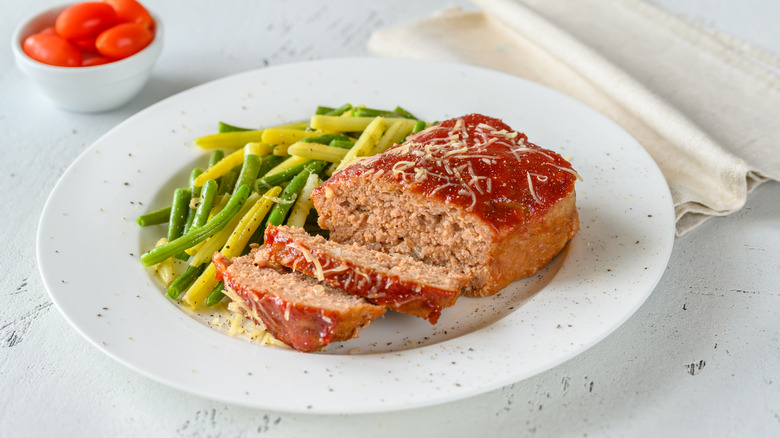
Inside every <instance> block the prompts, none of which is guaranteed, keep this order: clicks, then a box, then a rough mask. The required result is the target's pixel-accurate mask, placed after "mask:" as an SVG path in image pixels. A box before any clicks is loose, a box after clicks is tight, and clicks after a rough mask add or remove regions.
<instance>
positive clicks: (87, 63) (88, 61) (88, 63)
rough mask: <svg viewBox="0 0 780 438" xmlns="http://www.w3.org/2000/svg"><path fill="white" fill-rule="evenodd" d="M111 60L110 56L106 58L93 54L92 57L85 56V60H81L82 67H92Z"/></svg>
mask: <svg viewBox="0 0 780 438" xmlns="http://www.w3.org/2000/svg"><path fill="white" fill-rule="evenodd" d="M110 62H111V60H110V59H108V58H104V57H102V56H93V57H91V58H84V61H82V62H81V66H82V67H92V66H95V65H103V64H108V63H110Z"/></svg>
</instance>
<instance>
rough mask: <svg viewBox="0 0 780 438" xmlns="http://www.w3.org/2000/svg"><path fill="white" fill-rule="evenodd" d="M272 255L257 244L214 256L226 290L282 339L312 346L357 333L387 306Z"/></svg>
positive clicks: (304, 347) (298, 347)
mask: <svg viewBox="0 0 780 438" xmlns="http://www.w3.org/2000/svg"><path fill="white" fill-rule="evenodd" d="M267 260H268V256H267V254H266V253H265V250H264V249H257V248H256V249H254V250H253V251H252V252H250V253H249V254H247V255H245V256H243V257H236V258H234V259H233V260H228V259H227V258H226V257H225V256H224V255H222V254H220V253H215V254H214V257H213V262H214V265H215V266H216V268H217V278H218V279H220V280H222V281H223V282H224V283H225V294H226V295H227V296H228V297H229V298H230V299H231V300H233V301H234V302H236V303H238V304H239V306H240V308H241V309H242V310H243V311H244V312H245V314H246V315H247V316H249V317H251V318H253V319H255V320H256V321H259V322H262V323H263V324H265V327H266V330H268V331H269V332H270V333H271V334H272V335H274V337H276V339H278V340H280V341H282V342H284V343H285V344H287V345H289V346H291V347H292V348H294V349H296V350H298V351H303V352H312V351H316V350H318V349H319V348H321V347H324V346H325V345H328V344H329V343H331V342H338V341H346V340H348V339H352V338H356V337H357V336H358V333H359V332H360V329H362V328H363V327H365V326H367V325H368V324H369V323H371V322H372V321H373V320H375V319H376V318H378V317H379V316H381V315H382V314H384V312H385V309H384V307H381V306H377V305H375V304H372V303H370V302H368V300H366V299H365V298H361V297H358V296H356V295H352V294H349V293H347V292H344V291H343V290H341V289H337V288H335V287H332V286H328V285H326V284H321V283H319V282H318V281H317V280H315V279H314V278H311V277H309V276H306V275H303V274H299V273H297V272H290V271H289V270H287V269H286V268H284V267H281V266H273V265H268V264H266V262H267Z"/></svg>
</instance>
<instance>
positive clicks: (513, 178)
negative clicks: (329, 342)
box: [312, 114, 579, 296]
mask: <svg viewBox="0 0 780 438" xmlns="http://www.w3.org/2000/svg"><path fill="white" fill-rule="evenodd" d="M578 177H579V176H578V175H577V173H576V172H575V171H574V170H573V169H572V166H571V164H569V162H568V161H566V160H565V159H564V158H563V157H561V156H560V155H559V154H557V153H555V152H553V151H551V150H548V149H544V148H541V147H539V146H537V145H535V144H533V143H531V142H529V141H528V139H527V137H526V136H525V135H524V134H522V133H519V132H517V131H514V130H512V129H511V128H510V127H509V126H507V125H506V124H505V123H503V122H502V121H501V120H499V119H495V118H491V117H486V116H483V115H479V114H470V115H466V116H463V117H458V118H454V119H451V120H447V121H444V122H441V123H440V124H437V125H433V126H431V127H429V128H427V129H425V130H423V131H421V132H419V133H417V134H414V135H412V136H410V137H409V138H408V139H407V140H406V141H405V142H404V143H402V144H400V145H396V146H394V147H392V148H390V149H389V150H388V151H387V152H385V153H383V154H380V155H376V156H373V157H369V158H365V159H362V160H359V161H357V162H355V163H353V164H351V165H349V166H347V167H345V168H344V169H342V170H341V171H339V172H337V173H335V174H334V175H333V176H332V177H331V178H330V179H328V181H326V182H325V183H324V184H323V185H322V186H321V187H319V188H318V189H315V190H314V192H313V193H312V199H313V200H314V204H315V208H316V209H317V212H318V213H319V224H320V226H322V227H323V228H326V229H328V230H329V231H330V239H331V240H333V241H336V242H339V243H344V244H353V243H354V244H359V245H363V246H366V247H368V248H371V249H374V250H377V251H381V252H385V253H398V254H405V255H409V256H412V257H415V258H416V259H418V260H420V261H423V262H425V263H429V264H431V265H435V266H442V267H446V268H449V269H451V270H453V271H455V272H459V273H462V274H463V275H465V276H466V277H467V278H468V283H467V285H466V287H465V289H464V290H463V291H462V294H463V295H467V296H486V295H491V294H494V293H496V292H497V291H499V290H501V289H503V288H504V287H506V286H507V285H508V284H510V283H511V282H512V281H515V280H517V279H520V278H523V277H527V276H530V275H533V274H534V273H536V272H537V271H538V270H539V269H541V268H542V267H543V266H544V265H546V264H547V263H548V262H549V261H550V260H551V259H552V258H553V257H554V256H555V255H556V254H558V253H559V252H560V251H561V249H562V248H563V247H564V246H565V245H566V243H567V242H568V241H569V240H570V239H571V238H572V237H573V236H574V235H575V234H576V233H577V231H578V229H579V220H578V215H577V208H576V205H575V199H576V194H575V191H574V182H575V180H576V179H577V178H578Z"/></svg>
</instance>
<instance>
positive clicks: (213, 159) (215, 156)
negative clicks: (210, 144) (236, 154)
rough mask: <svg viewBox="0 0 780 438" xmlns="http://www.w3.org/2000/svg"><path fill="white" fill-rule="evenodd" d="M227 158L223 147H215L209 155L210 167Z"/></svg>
mask: <svg viewBox="0 0 780 438" xmlns="http://www.w3.org/2000/svg"><path fill="white" fill-rule="evenodd" d="M223 158H225V152H223V151H222V149H214V151H213V152H212V153H211V156H210V157H209V167H211V166H213V165H215V164H217V163H219V160H221V159H223Z"/></svg>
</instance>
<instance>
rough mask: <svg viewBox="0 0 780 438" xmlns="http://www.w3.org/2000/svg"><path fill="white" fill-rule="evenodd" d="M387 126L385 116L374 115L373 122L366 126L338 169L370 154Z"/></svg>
mask: <svg viewBox="0 0 780 438" xmlns="http://www.w3.org/2000/svg"><path fill="white" fill-rule="evenodd" d="M353 118H358V117H353ZM385 128H387V121H386V120H385V118H383V117H374V118H373V120H372V121H371V123H369V124H368V126H366V129H365V130H364V131H363V133H362V134H360V137H359V138H358V139H357V141H356V142H355V146H352V149H350V150H349V152H347V155H345V156H344V159H343V160H341V164H339V167H338V168H337V169H342V168H344V167H345V166H346V165H347V164H348V163H349V162H350V161H352V160H353V159H355V158H357V157H364V156H366V155H368V154H369V153H370V152H371V150H372V149H373V148H374V147H375V146H376V144H377V142H378V141H379V139H380V138H381V137H382V133H384V131H385Z"/></svg>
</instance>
